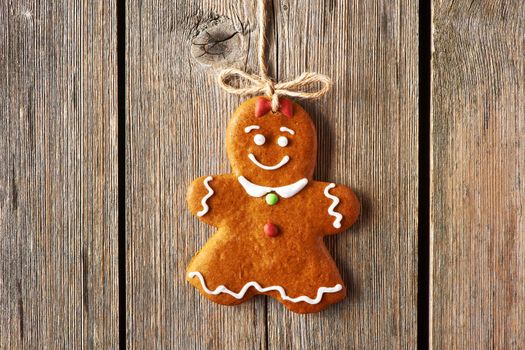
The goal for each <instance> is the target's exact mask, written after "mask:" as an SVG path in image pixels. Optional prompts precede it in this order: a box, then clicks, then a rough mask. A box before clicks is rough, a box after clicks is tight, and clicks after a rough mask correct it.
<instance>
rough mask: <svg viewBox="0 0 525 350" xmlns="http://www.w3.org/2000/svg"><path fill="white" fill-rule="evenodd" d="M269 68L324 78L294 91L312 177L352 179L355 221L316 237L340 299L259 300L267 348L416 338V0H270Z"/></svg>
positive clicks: (382, 345)
mask: <svg viewBox="0 0 525 350" xmlns="http://www.w3.org/2000/svg"><path fill="white" fill-rule="evenodd" d="M275 3H276V8H275V11H276V16H275V18H276V22H277V24H276V28H277V30H276V33H275V35H276V38H277V45H276V46H277V47H278V57H277V60H278V64H277V67H278V77H279V78H280V79H287V78H292V77H295V76H297V75H298V74H300V73H301V72H303V71H306V70H312V71H318V72H322V73H324V74H327V75H329V76H331V77H332V78H333V79H334V81H335V84H334V89H333V91H332V92H331V93H329V94H328V96H327V97H325V98H323V99H322V100H321V101H314V102H305V103H303V106H305V108H306V110H307V111H309V112H310V113H311V115H312V116H313V118H314V119H315V122H316V125H317V128H318V139H319V141H320V142H319V145H320V149H319V155H318V164H317V172H316V178H317V179H319V180H324V181H334V182H337V183H343V184H346V185H348V186H350V187H352V188H354V189H355V190H356V192H357V194H358V196H359V197H360V199H361V200H362V204H363V213H362V216H361V218H360V219H359V221H358V223H357V225H356V226H355V227H353V228H350V230H348V231H347V232H345V233H342V234H340V235H337V236H332V237H329V238H328V239H327V243H328V246H329V249H330V251H331V253H332V255H333V256H334V257H335V259H336V262H337V264H338V266H339V268H340V270H341V272H342V275H343V278H344V280H345V281H346V282H347V284H348V287H349V296H348V298H347V299H346V300H345V301H344V302H342V303H340V304H338V305H336V306H334V307H332V308H330V309H328V310H327V311H325V312H323V313H321V314H318V315H308V316H300V315H294V314H291V313H290V312H287V311H286V310H284V309H283V308H282V307H281V305H279V304H278V303H276V302H275V301H273V300H269V301H268V304H269V310H268V334H269V348H271V349H281V348H298V349H348V348H355V349H397V348H408V349H413V348H415V347H416V338H417V334H416V331H417V307H416V304H417V303H416V294H417V186H418V163H417V162H418V105H417V103H418V100H417V94H418V61H417V60H418V38H417V28H418V2H417V1H401V2H399V1H395V2H392V1H379V2H377V1H332V2H326V1H308V2H305V1H299V0H296V1H277V2H275Z"/></svg>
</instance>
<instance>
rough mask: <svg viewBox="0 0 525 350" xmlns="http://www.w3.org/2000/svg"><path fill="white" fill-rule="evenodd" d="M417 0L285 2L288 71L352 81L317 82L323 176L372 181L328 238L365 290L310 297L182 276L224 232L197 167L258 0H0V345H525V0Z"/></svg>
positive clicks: (250, 45)
mask: <svg viewBox="0 0 525 350" xmlns="http://www.w3.org/2000/svg"><path fill="white" fill-rule="evenodd" d="M421 6H423V7H422V8H420V4H419V3H418V1H416V0H413V1H412V0H410V1H400V0H398V1H390V0H379V1H365V0H359V1H335V0H332V1H323V0H310V1H308V2H305V1H299V0H295V1H286V0H280V1H277V0H274V1H273V3H271V2H270V3H269V17H270V27H269V33H268V39H269V42H270V48H269V53H268V54H269V59H270V65H271V73H272V75H273V76H274V77H275V78H277V79H290V78H293V77H296V76H297V75H298V74H300V73H301V72H303V71H306V70H311V71H317V72H320V73H324V74H327V75H329V76H331V77H332V78H333V79H334V82H335V84H334V89H333V91H332V92H331V93H329V95H328V96H326V97H324V98H322V99H321V100H319V101H315V102H310V101H307V102H306V101H303V102H302V105H303V106H304V107H305V108H306V110H307V111H308V112H309V113H310V114H311V115H312V117H313V118H314V120H315V123H316V125H317V129H318V139H319V144H320V149H319V154H318V167H317V170H316V175H315V176H316V178H318V179H320V180H326V181H329V180H330V181H334V182H339V183H343V184H346V185H348V186H351V187H352V188H354V189H355V190H356V192H357V193H358V195H359V197H360V199H361V200H362V203H363V214H362V216H361V218H360V220H359V221H358V224H357V225H355V226H354V227H353V228H351V229H350V230H349V231H348V232H346V233H343V234H341V235H337V236H333V237H329V238H328V239H327V245H328V247H329V250H330V251H331V253H332V255H333V256H334V258H335V260H336V262H337V264H338V266H339V268H340V270H341V272H342V275H343V279H344V280H345V281H346V282H347V284H348V286H349V297H348V298H347V299H346V300H345V301H343V302H342V303H340V304H337V305H336V306H334V307H332V308H330V309H328V310H327V311H325V312H322V313H320V314H315V315H306V316H304V315H303V316H301V315H295V314H292V313H290V312H288V311H286V310H285V309H284V308H283V307H282V306H281V305H280V304H278V303H277V302H275V301H274V300H271V299H266V298H263V297H258V298H254V299H252V300H251V301H249V302H247V303H245V304H243V305H241V306H238V307H234V308H228V307H220V306H217V305H214V304H211V303H210V302H208V301H207V300H205V299H203V298H202V297H201V296H199V295H198V293H197V292H196V291H195V290H194V289H193V288H190V287H189V286H188V285H187V284H186V283H185V281H184V270H185V267H186V264H187V263H188V261H189V259H190V258H191V256H192V255H193V254H194V252H195V251H196V250H198V249H199V248H200V247H201V246H202V245H203V244H204V242H205V241H206V240H207V238H208V237H209V236H210V234H211V233H212V232H213V230H212V228H210V227H208V226H206V225H204V224H202V223H200V222H199V221H198V220H196V219H195V218H194V217H192V216H191V215H190V213H189V212H188V210H187V208H186V204H185V191H186V187H187V185H188V183H189V182H190V181H191V180H192V179H194V178H196V177H198V176H202V175H209V174H218V173H225V172H228V171H229V164H228V161H227V158H226V154H225V142H224V133H225V128H226V124H227V122H228V118H229V116H230V114H231V112H232V111H233V109H234V108H235V107H236V106H237V105H238V104H239V103H240V102H242V100H243V99H242V98H239V97H236V96H232V95H229V94H227V93H226V92H224V91H222V90H220V88H218V86H217V84H216V83H215V76H216V74H217V72H218V70H219V69H221V68H223V67H226V66H232V65H233V66H236V67H240V68H244V69H247V70H251V71H254V70H256V69H257V66H256V61H255V48H256V47H255V45H256V40H257V36H256V33H257V26H256V19H255V1H252V0H250V1H236V0H223V1H212V0H205V1H198V2H196V1H190V0H180V1H160V0H142V1H139V0H128V1H126V2H125V3H124V2H119V3H118V4H117V3H116V2H115V1H113V0H112V1H103V2H102V1H100V2H95V1H88V0H76V1H62V2H58V1H57V2H40V1H36V0H6V1H3V2H1V4H0V123H1V124H0V348H2V349H3V348H9V349H18V348H81V347H86V348H97V349H98V348H104V349H106V348H118V347H119V345H120V346H121V347H124V346H125V347H129V348H133V349H152V348H157V349H168V348H173V349H193V348H197V349H204V348H206V349H259V348H260V349H346V348H348V349H351V348H356V349H377V348H385V349H400V348H407V349H412V348H416V347H420V348H425V347H427V346H428V345H429V346H430V347H432V348H436V349H471V348H481V349H493V348H500V349H512V348H522V347H523V346H524V345H525V330H524V329H523V323H524V321H525V302H524V299H525V184H524V182H525V87H524V85H525V55H524V53H525V3H523V1H521V0H508V1H467V0H455V1H453V0H447V1H445V0H433V2H432V18H430V16H429V15H428V11H429V10H430V8H429V6H428V5H427V4H426V2H422V3H421ZM425 32H428V33H432V37H430V35H429V36H428V38H427V36H425V35H424V33H425ZM431 40H432V41H431ZM121 48H124V50H121ZM430 50H432V52H430ZM427 51H428V52H427ZM430 58H432V62H431V63H430V62H429V61H428V59H430ZM430 79H431V81H430ZM119 83H120V84H119ZM430 88H431V89H430ZM119 150H120V151H121V152H119ZM427 163H430V164H428V166H426V165H427ZM119 300H120V304H119ZM122 301H123V302H122Z"/></svg>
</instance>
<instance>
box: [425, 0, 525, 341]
mask: <svg viewBox="0 0 525 350" xmlns="http://www.w3.org/2000/svg"><path fill="white" fill-rule="evenodd" d="M433 17H434V18H433V32H434V53H433V96H432V110H433V113H432V184H431V192H432V201H431V225H432V227H431V231H432V234H431V241H432V246H431V256H432V261H431V273H432V276H431V277H432V286H431V304H432V311H431V316H432V321H431V322H432V324H431V332H432V335H431V344H432V345H433V347H434V348H436V349H472V348H477V349H519V348H523V346H524V344H525V331H524V328H523V321H524V320H525V303H524V302H523V300H524V299H525V209H524V208H525V182H524V177H525V143H524V140H525V138H524V137H525V88H524V86H525V84H524V82H525V59H524V57H525V56H524V46H523V45H524V37H525V20H524V19H525V3H524V2H523V1H520V0H515V1H503V2H497V3H495V2H488V1H475V2H472V1H464V0H461V1H434V15H433Z"/></svg>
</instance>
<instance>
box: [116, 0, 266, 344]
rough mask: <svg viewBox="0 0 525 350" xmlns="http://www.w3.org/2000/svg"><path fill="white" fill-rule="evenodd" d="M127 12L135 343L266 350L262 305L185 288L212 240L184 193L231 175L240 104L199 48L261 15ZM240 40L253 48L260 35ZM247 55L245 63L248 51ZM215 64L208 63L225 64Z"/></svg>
mask: <svg viewBox="0 0 525 350" xmlns="http://www.w3.org/2000/svg"><path fill="white" fill-rule="evenodd" d="M126 14H127V19H126V21H127V41H126V45H127V49H126V59H127V76H126V80H127V102H126V103H127V118H126V123H127V127H126V132H127V134H126V140H127V142H126V143H127V144H126V158H127V162H126V182H127V188H126V202H127V203H126V213H127V215H126V217H127V234H126V239H127V241H126V261H127V263H126V264H127V272H126V293H127V295H126V296H127V298H126V303H127V315H128V317H127V337H128V339H127V341H128V345H129V347H130V348H132V349H135V348H136V349H152V348H163V349H168V348H172V349H189V348H190V349H191V348H207V349H214V348H222V349H257V348H265V347H266V337H265V309H264V307H265V303H264V299H261V298H258V299H257V300H254V301H252V302H249V303H246V304H244V305H241V306H238V307H235V308H228V307H221V306H218V305H215V304H212V303H211V302H209V301H208V300H206V299H204V298H202V297H201V296H200V295H199V294H198V293H197V291H196V290H195V289H194V288H192V287H190V286H189V285H188V284H187V283H186V282H185V269H186V265H187V264H188V262H189V260H190V258H191V257H192V256H193V255H194V253H195V252H196V251H197V250H198V249H200V247H201V246H202V245H203V244H204V242H205V241H206V240H207V238H208V237H210V236H211V234H212V233H213V229H212V228H211V227H209V226H206V225H204V224H202V223H200V222H199V221H198V220H196V219H195V218H194V217H192V216H191V214H190V213H189V211H188V208H187V205H186V201H185V197H186V189H187V186H188V185H189V183H190V182H191V180H193V179H195V178H197V177H199V176H202V175H209V174H219V173H225V172H228V171H229V164H228V162H227V160H226V152H225V147H224V145H225V142H224V135H225V130H226V123H227V121H228V119H229V117H230V115H231V113H232V111H233V109H234V108H235V107H236V105H238V103H239V101H240V99H239V98H236V97H232V96H229V95H228V94H226V93H224V92H223V91H221V90H219V88H218V86H217V84H216V83H215V77H216V71H214V70H213V69H211V67H207V66H203V65H202V64H201V63H199V62H197V61H196V60H195V59H194V58H193V56H192V42H193V44H194V45H197V44H198V43H200V38H199V40H198V41H196V40H194V39H197V37H199V33H201V32H202V31H205V30H207V29H208V28H211V27H214V26H215V25H216V24H220V23H226V25H225V26H226V28H227V29H226V30H229V29H228V28H231V26H232V25H229V24H228V23H233V27H234V28H235V30H238V31H240V32H244V31H248V30H252V29H253V26H252V24H250V23H253V19H254V14H253V9H252V7H251V6H248V5H244V4H243V3H242V2H238V1H235V0H228V1H220V2H219V1H199V2H195V1H189V0H188V1H170V2H163V3H158V2H156V1H131V0H129V1H128V2H127V8H126ZM248 22H250V23H248ZM243 26H246V27H248V26H249V28H250V29H248V28H243ZM228 34H229V33H228ZM238 35H239V36H241V37H242V38H243V39H242V42H243V45H244V46H246V47H247V46H248V43H250V44H251V49H252V50H253V49H254V47H255V46H254V44H255V39H254V33H253V32H251V31H250V32H246V33H244V34H243V33H239V34H238ZM218 38H219V39H222V36H220V37H218ZM232 49H235V50H238V49H237V48H236V47H233V48H232ZM251 52H252V53H253V51H251ZM194 54H195V55H198V53H196V52H195V51H194ZM239 54H240V55H241V56H242V57H243V59H242V62H244V60H245V59H246V57H247V55H248V53H247V50H244V51H241V52H240V53H239ZM228 57H230V56H229V55H227V54H225V59H226V60H227V59H228ZM208 58H209V59H207V60H206V59H205V57H201V58H200V61H202V62H207V61H210V62H214V63H213V64H214V65H220V64H221V62H222V59H218V60H217V62H215V59H213V58H212V57H208ZM248 60H249V61H250V64H253V63H254V57H253V55H252V54H249V56H248Z"/></svg>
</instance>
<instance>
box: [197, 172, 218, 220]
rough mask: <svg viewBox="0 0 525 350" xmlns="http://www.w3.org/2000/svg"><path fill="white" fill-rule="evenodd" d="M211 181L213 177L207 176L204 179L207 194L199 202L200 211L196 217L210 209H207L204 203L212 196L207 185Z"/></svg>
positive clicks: (211, 191)
mask: <svg viewBox="0 0 525 350" xmlns="http://www.w3.org/2000/svg"><path fill="white" fill-rule="evenodd" d="M211 180H213V177H211V176H208V177H207V178H205V179H204V186H206V189H207V190H208V193H207V194H206V195H205V196H204V197H203V198H202V200H201V205H202V210H201V211H199V212H198V213H197V216H203V215H205V214H206V213H207V212H208V210H210V208H209V207H208V204H206V201H207V200H208V199H209V198H210V197H211V196H213V193H214V192H213V190H212V189H211V187H210V185H209V184H208V183H209V182H210V181H211Z"/></svg>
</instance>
